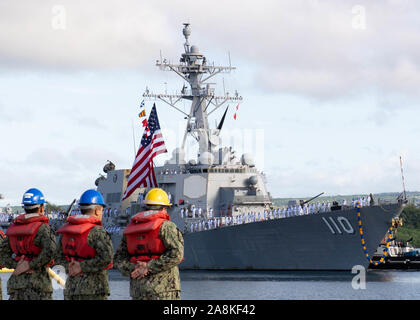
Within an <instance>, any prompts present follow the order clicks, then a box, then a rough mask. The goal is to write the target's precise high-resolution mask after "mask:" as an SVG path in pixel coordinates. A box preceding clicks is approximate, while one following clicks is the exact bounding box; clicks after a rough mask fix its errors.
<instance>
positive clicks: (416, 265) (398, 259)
mask: <svg viewBox="0 0 420 320" xmlns="http://www.w3.org/2000/svg"><path fill="white" fill-rule="evenodd" d="M393 225H394V227H395V233H396V232H397V230H398V227H399V226H402V221H401V220H400V219H394V221H393ZM388 237H389V235H387V236H386V237H384V239H382V241H381V244H380V245H379V246H378V248H377V249H376V251H375V253H374V254H373V256H372V263H370V265H369V268H370V269H416V270H419V269H420V249H418V248H414V247H413V246H412V245H410V242H411V241H413V238H410V239H408V240H406V241H401V240H400V241H398V240H396V239H395V237H392V236H391V237H390V238H391V239H390V241H388V242H389V244H388V245H387V241H386V238H388ZM384 252H388V254H387V255H386V257H384V258H383V259H384V261H383V263H378V262H379V261H380V259H381V258H382V257H383V256H384V255H383V253H384ZM375 262H376V263H375Z"/></svg>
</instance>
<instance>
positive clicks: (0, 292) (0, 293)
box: [0, 229, 6, 300]
mask: <svg viewBox="0 0 420 320" xmlns="http://www.w3.org/2000/svg"><path fill="white" fill-rule="evenodd" d="M4 238H6V235H5V234H4V233H3V231H2V230H1V229H0V247H1V243H2V242H3V241H4ZM2 268H3V266H2V265H0V269H2ZM2 299H3V289H2V287H1V279H0V300H2Z"/></svg>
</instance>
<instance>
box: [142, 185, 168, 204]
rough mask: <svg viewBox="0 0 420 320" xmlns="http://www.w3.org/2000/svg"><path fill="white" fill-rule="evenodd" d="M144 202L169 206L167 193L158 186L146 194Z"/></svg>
mask: <svg viewBox="0 0 420 320" xmlns="http://www.w3.org/2000/svg"><path fill="white" fill-rule="evenodd" d="M143 203H144V204H150V205H158V206H159V205H161V206H168V207H169V206H171V204H170V203H169V198H168V195H167V193H166V192H165V191H164V190H162V189H160V188H153V189H150V191H149V192H148V193H147V194H146V198H145V199H144V201H143Z"/></svg>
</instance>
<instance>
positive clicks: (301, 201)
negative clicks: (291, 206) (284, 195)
mask: <svg viewBox="0 0 420 320" xmlns="http://www.w3.org/2000/svg"><path fill="white" fill-rule="evenodd" d="M324 193H325V192H321V193H320V194H318V195H316V196H315V197H312V198H310V199H309V200H306V201H303V200H300V201H299V202H300V203H299V204H300V206H301V207H303V206H304V205H305V204H307V203H308V202H311V201H312V200H315V199H316V198H318V197H319V196H321V195H323V194H324Z"/></svg>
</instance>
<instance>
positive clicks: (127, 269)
mask: <svg viewBox="0 0 420 320" xmlns="http://www.w3.org/2000/svg"><path fill="white" fill-rule="evenodd" d="M114 266H115V267H116V268H117V269H118V270H119V271H120V272H121V274H122V275H123V276H125V277H130V276H131V273H132V272H133V271H134V268H135V264H134V263H132V262H130V255H129V254H128V250H127V239H126V237H125V236H123V237H122V239H121V243H120V246H119V247H118V249H117V251H116V252H115V255H114Z"/></svg>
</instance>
